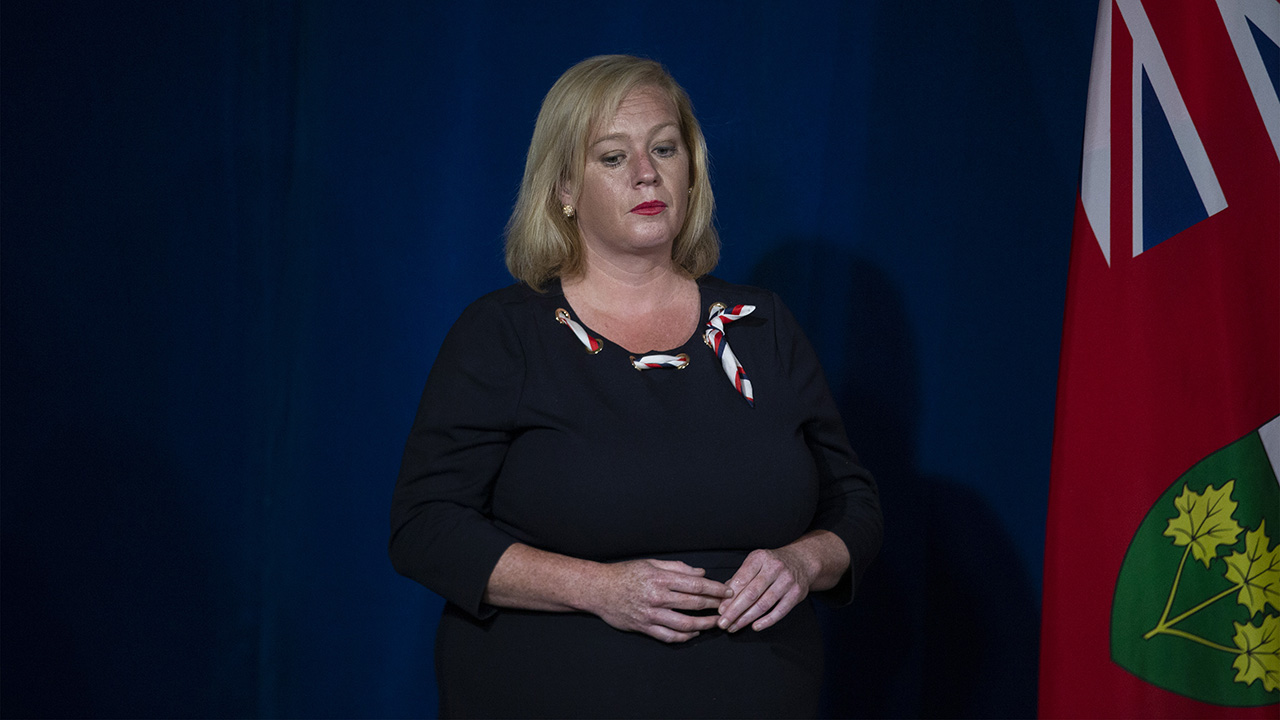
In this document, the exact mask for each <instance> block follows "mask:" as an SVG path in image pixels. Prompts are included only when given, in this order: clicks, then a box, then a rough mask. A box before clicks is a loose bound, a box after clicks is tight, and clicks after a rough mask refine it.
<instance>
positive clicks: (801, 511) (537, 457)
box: [390, 277, 881, 717]
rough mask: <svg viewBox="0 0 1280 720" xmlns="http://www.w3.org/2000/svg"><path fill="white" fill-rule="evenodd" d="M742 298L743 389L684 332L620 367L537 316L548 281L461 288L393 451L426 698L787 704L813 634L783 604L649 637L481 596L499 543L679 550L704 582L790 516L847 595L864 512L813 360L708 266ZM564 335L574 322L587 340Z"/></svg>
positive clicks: (629, 712)
mask: <svg viewBox="0 0 1280 720" xmlns="http://www.w3.org/2000/svg"><path fill="white" fill-rule="evenodd" d="M698 285H699V288H700V291H701V296H702V307H703V312H704V321H705V320H706V315H705V314H706V312H707V309H708V308H709V307H710V306H711V305H712V304H713V303H716V302H722V303H724V304H726V305H728V306H730V307H732V306H735V305H737V304H748V305H754V306H755V307H756V310H755V311H754V312H752V313H751V314H750V315H748V316H746V317H743V318H742V319H739V320H737V321H735V322H733V323H732V324H730V325H728V327H727V328H726V330H725V337H726V339H727V341H728V343H729V345H730V347H731V348H732V350H733V352H734V353H735V354H736V355H737V357H738V359H739V361H740V362H741V364H742V367H743V369H744V370H745V371H746V373H747V375H748V377H749V378H750V381H751V383H752V385H753V387H754V393H753V394H754V406H752V405H750V404H749V403H748V402H747V401H746V400H745V399H744V397H743V395H742V394H740V393H739V392H738V391H737V390H736V389H735V387H734V385H733V384H732V383H731V381H730V380H729V378H728V377H727V375H726V374H725V371H724V370H723V368H722V366H721V363H720V359H719V358H718V357H716V355H715V354H714V352H713V351H712V350H711V349H710V348H709V347H708V345H706V344H705V343H704V341H703V337H702V328H700V329H699V331H698V332H697V333H695V335H694V336H693V337H691V338H690V339H689V340H688V341H687V342H686V343H685V344H684V345H683V346H681V347H680V348H673V349H671V350H670V351H667V352H669V353H670V354H672V355H674V354H677V353H685V354H687V356H688V357H689V364H688V365H687V366H686V367H684V368H680V369H675V368H663V369H653V370H647V371H643V372H641V371H637V370H636V369H635V368H634V367H633V366H632V364H631V362H630V359H629V358H630V354H629V353H628V352H627V351H626V350H624V349H622V348H621V347H619V346H617V345H613V344H612V343H610V342H608V341H607V340H605V341H604V349H603V350H602V351H600V352H598V353H596V354H590V353H588V352H586V351H585V347H584V346H583V344H582V343H581V342H580V341H579V339H578V338H577V337H576V336H575V335H574V333H573V332H572V331H571V330H570V329H569V327H567V326H566V325H564V324H562V323H560V322H559V321H558V320H557V318H556V312H557V310H558V309H561V308H563V309H566V310H568V311H569V313H570V315H571V316H573V317H574V319H576V315H575V314H574V313H573V310H572V308H571V307H569V305H568V303H567V301H566V300H565V297H564V295H563V293H562V291H561V289H560V286H559V284H558V283H555V284H553V285H552V286H551V287H549V288H548V289H547V290H545V291H544V292H542V293H538V292H534V291H533V290H531V289H529V288H528V287H527V286H524V285H513V286H510V287H507V288H505V289H503V290H499V291H497V292H494V293H490V294H489V295H486V296H485V297H483V298H481V299H479V300H477V301H476V302H475V303H473V304H472V305H471V306H470V307H468V308H467V309H466V311H464V312H463V314H462V317H461V318H460V319H459V320H458V321H457V323H456V324H455V325H454V327H453V329H452V330H451V331H450V332H449V334H448V336H447V337H446V339H445V342H444V344H443V346H442V347H441V349H440V353H439V355H438V357H437V359H436V362H435V365H434V367H433V368H432V370H431V374H430V376H429V378H428V380H427V385H426V390H425V392H424V393H423V397H422V403H421V405H420V407H419V410H418V414H417V418H416V419H415V421H414V424H413V428H412V431H411V432H410V435H409V440H408V443H407V446H406V448H405V454H404V460H403V464H402V467H401V471H400V477H399V481H398V482H397V484H396V489H395V493H394V498H393V502H392V511H391V548H390V549H391V556H392V560H393V562H394V564H395V566H396V568H397V569H398V570H399V571H400V572H401V573H403V574H404V575H406V576H408V577H410V578H412V579H414V580H416V581H418V582H420V583H422V584H423V585H425V586H427V587H428V588H430V589H432V590H434V591H435V592H437V593H439V594H440V595H442V596H443V597H444V598H445V599H446V600H447V601H448V604H447V605H446V608H445V612H444V615H443V617H442V618H441V621H440V626H439V629H438V630H437V635H436V673H437V679H438V683H439V691H440V698H441V713H442V715H446V716H476V717H514V716H519V717H539V716H543V717H547V716H555V717H571V716H590V717H624V716H632V717H682V716H683V717H714V716H725V717H749V716H791V717H794V716H800V715H806V714H812V713H813V712H814V711H815V710H816V701H817V690H818V687H819V683H820V678H821V668H822V648H821V638H820V636H819V632H818V628H817V624H816V621H815V619H814V616H813V611H812V608H811V607H810V605H809V604H808V603H807V602H805V603H802V604H801V605H800V606H799V607H797V608H796V609H794V610H793V611H792V612H791V613H790V614H789V615H788V616H787V617H786V618H784V619H783V620H782V621H781V622H779V623H778V624H777V625H775V626H774V627H771V628H769V629H767V630H765V631H763V632H755V631H752V630H750V629H746V630H742V631H739V632H737V633H734V634H732V635H730V634H728V633H725V632H722V631H720V630H711V631H705V632H703V633H702V634H701V635H700V636H699V637H697V638H695V639H694V640H692V641H689V642H686V643H678V644H671V645H668V644H664V643H662V642H659V641H657V640H654V639H652V638H649V637H647V636H644V635H641V634H637V633H625V632H621V631H618V630H615V629H613V628H612V627H610V626H609V625H607V624H606V623H605V622H604V621H603V620H601V619H599V618H598V617H595V616H593V615H588V614H583V613H544V612H534V611H520V610H509V609H504V608H495V607H492V606H489V605H487V604H485V603H484V602H483V601H482V596H483V593H484V589H485V586H486V583H487V582H488V579H489V576H490V574H491V573H492V571H493V568H494V566H495V565H496V564H497V561H498V558H499V557H500V556H501V555H502V553H503V552H504V551H505V550H506V549H507V547H509V546H510V545H511V544H512V543H515V542H521V543H525V544H528V545H531V546H534V547H537V548H540V549H543V550H548V551H552V552H557V553H563V554H565V555H570V556H573V557H578V558H586V559H591V560H597V561H603V562H609V561H620V560H627V559H637V558H660V559H678V560H683V561H685V562H687V563H689V564H690V565H693V566H695V567H703V568H706V570H707V575H708V577H710V578H712V579H715V580H720V581H725V580H727V579H728V578H729V577H731V576H732V574H733V572H734V571H735V570H736V569H737V568H738V566H739V565H740V564H741V562H742V560H743V559H744V558H745V557H746V555H747V553H749V552H750V551H751V550H754V549H757V548H775V547H780V546H782V545H785V544H787V543H789V542H792V541H794V540H795V539H797V538H798V537H800V536H801V535H802V534H804V533H805V532H807V531H809V530H812V529H826V530H830V531H831V532H833V533H835V534H836V535H837V536H839V537H840V538H841V539H842V540H843V541H844V542H845V544H846V546H847V547H848V549H849V554H850V557H851V558H852V566H851V568H850V571H849V572H848V573H846V574H845V577H844V578H843V579H842V580H841V581H840V584H839V585H837V587H836V588H834V589H833V590H830V591H827V593H826V594H827V595H828V596H829V597H830V598H831V599H833V600H835V601H836V602H841V601H847V600H848V598H849V597H851V595H852V592H853V587H854V585H855V583H856V581H857V578H858V577H859V576H860V574H861V572H862V570H863V569H864V568H865V567H866V565H867V564H868V563H869V562H870V561H871V559H872V558H873V557H874V556H875V554H876V552H877V551H878V549H879V544H880V537H881V517H880V508H879V501H878V499H877V493H876V488H875V484H874V482H873V481H872V479H871V477H870V476H869V475H868V474H867V472H866V471H865V470H863V469H862V467H861V466H859V464H858V462H857V458H856V456H855V455H854V453H853V451H852V450H851V449H850V446H849V442H848V439H847V438H846V436H845V432H844V428H843V426H842V424H841V422H840V418H839V415H838V413H837V411H836V408H835V405H834V403H833V402H832V400H831V397H830V393H829V391H828V389H827V385H826V381H825V380H824V379H823V376H822V371H821V369H820V368H819V365H818V361H817V358H816V356H815V355H814V353H813V350H812V348H811V347H810V345H809V343H808V341H807V340H806V339H805V338H804V336H803V333H802V332H801V331H800V329H799V328H798V327H797V325H796V322H795V320H794V318H792V316H791V314H790V312H788V311H787V309H786V308H785V307H784V306H783V304H782V302H781V301H780V300H779V299H778V298H777V296H776V295H774V294H772V293H769V292H767V291H764V290H760V289H758V288H752V287H747V286H742V285H733V284H729V283H726V282H724V281H721V280H718V279H716V278H713V277H706V278H703V279H701V280H700V281H699V283H698ZM586 331H587V332H588V333H589V334H590V335H591V336H592V337H596V338H599V337H600V336H599V335H597V334H596V333H594V332H592V331H591V329H590V328H586Z"/></svg>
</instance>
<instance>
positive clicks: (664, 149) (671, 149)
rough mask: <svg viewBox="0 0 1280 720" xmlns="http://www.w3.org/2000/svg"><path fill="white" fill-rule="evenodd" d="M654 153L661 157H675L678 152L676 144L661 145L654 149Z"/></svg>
mask: <svg viewBox="0 0 1280 720" xmlns="http://www.w3.org/2000/svg"><path fill="white" fill-rule="evenodd" d="M653 154H654V155H657V156H658V157H661V158H669V157H674V156H675V154H676V146H675V145H659V146H658V147H656V148H654V149H653Z"/></svg>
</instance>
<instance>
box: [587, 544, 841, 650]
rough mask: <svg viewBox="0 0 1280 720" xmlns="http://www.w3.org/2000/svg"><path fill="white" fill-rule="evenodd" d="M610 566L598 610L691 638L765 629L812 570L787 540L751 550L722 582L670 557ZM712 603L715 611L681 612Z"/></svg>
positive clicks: (668, 637)
mask: <svg viewBox="0 0 1280 720" xmlns="http://www.w3.org/2000/svg"><path fill="white" fill-rule="evenodd" d="M608 567H609V568H610V572H609V573H608V574H609V575H610V579H609V581H608V582H607V592H606V595H607V596H610V597H608V598H606V599H605V602H604V603H603V604H602V607H601V608H600V609H599V610H597V612H596V614H598V615H599V616H600V617H601V618H602V619H604V621H605V622H607V623H609V625H611V626H613V627H615V628H617V629H619V630H626V631H632V632H640V633H644V634H646V635H649V636H650V637H653V638H656V639H658V640H661V641H663V642H668V643H676V642H685V641H687V640H691V639H693V638H694V637H697V635H698V634H699V633H700V632H702V631H704V630H710V629H712V628H715V627H718V628H720V629H722V630H726V631H728V632H731V633H732V632H737V631H739V630H742V629H743V628H746V627H748V626H750V627H751V629H752V630H757V631H759V630H764V629H765V628H767V627H770V626H772V625H773V624H774V623H777V622H778V621H779V620H781V619H782V618H784V617H786V615H787V613H789V612H791V610H792V608H794V607H795V606H796V605H798V604H799V603H800V601H802V600H804V599H805V597H806V596H807V595H808V594H809V589H810V587H811V586H812V585H813V582H814V579H815V577H816V575H817V570H816V569H815V568H813V567H812V563H811V562H809V561H808V559H807V558H805V557H804V555H803V553H801V552H800V551H798V550H795V549H793V548H791V547H783V548H778V549H776V550H756V551H754V552H752V553H751V554H750V555H748V556H747V558H746V560H744V561H743V563H742V565H741V566H740V567H739V568H738V571H737V572H735V573H734V574H733V577H731V578H729V581H728V582H725V583H720V582H716V581H714V580H710V579H707V578H706V577H705V575H706V571H705V570H703V569H702V568H695V567H691V566H689V565H687V564H685V563H683V562H679V561H674V560H631V561H627V562H621V563H615V564H612V565H609V566H608ZM710 609H715V610H716V614H714V615H689V614H687V611H699V610H710Z"/></svg>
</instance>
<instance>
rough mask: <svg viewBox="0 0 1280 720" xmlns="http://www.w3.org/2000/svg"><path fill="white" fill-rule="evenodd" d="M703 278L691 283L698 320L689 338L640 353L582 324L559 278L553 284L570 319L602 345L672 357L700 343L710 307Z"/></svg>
mask: <svg viewBox="0 0 1280 720" xmlns="http://www.w3.org/2000/svg"><path fill="white" fill-rule="evenodd" d="M705 277H706V276H705V275H704V276H703V277H700V278H695V279H694V281H693V282H694V284H696V285H697V286H698V320H697V322H696V323H694V326H693V333H691V334H690V335H689V337H687V338H685V340H684V342H682V343H680V344H679V345H677V346H675V347H672V348H665V349H659V348H654V349H650V350H642V351H640V352H633V351H631V350H628V349H627V348H626V347H624V346H623V345H622V343H619V342H617V341H615V340H613V339H611V338H610V337H609V336H607V335H605V334H604V333H602V332H599V331H597V330H594V329H592V328H591V326H590V325H587V324H586V323H585V322H583V321H582V315H581V314H580V313H579V312H578V311H577V309H575V308H574V307H573V305H572V304H571V303H570V302H569V298H568V297H567V296H566V295H565V294H564V285H563V284H562V283H561V282H560V278H555V280H554V282H555V294H557V295H559V296H560V299H561V306H562V307H563V308H564V309H565V310H567V311H568V312H569V316H570V318H571V319H573V320H574V321H575V322H577V323H578V324H579V325H580V326H581V327H582V329H583V330H584V331H585V332H586V333H587V334H588V335H590V336H591V337H593V338H598V339H599V340H600V341H601V342H602V343H607V344H609V345H612V346H613V347H616V348H618V350H620V351H622V352H624V353H627V354H629V355H666V354H670V355H674V354H676V353H679V352H681V351H685V350H688V348H689V347H690V346H691V345H693V344H694V343H695V342H701V339H702V333H703V329H704V328H705V326H706V322H707V317H708V315H709V314H710V306H709V305H708V304H707V293H706V287H705V286H704V285H703V282H702V281H703V278H705ZM601 349H603V348H601ZM597 352H599V351H597Z"/></svg>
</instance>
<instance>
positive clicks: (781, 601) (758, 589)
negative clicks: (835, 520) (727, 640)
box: [716, 530, 849, 632]
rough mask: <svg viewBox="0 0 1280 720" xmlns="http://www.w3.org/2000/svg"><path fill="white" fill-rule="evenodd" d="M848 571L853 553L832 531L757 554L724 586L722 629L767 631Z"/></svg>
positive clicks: (731, 630)
mask: <svg viewBox="0 0 1280 720" xmlns="http://www.w3.org/2000/svg"><path fill="white" fill-rule="evenodd" d="M848 567H849V550H848V548H846V547H845V544H844V541H843V540H841V539H840V538H838V537H836V535H835V534H834V533H832V532H830V531H829V530H813V531H810V532H808V533H805V534H804V535H803V536H801V537H800V539H798V540H796V541H795V542H793V543H791V544H790V545H786V546H783V547H780V548H777V549H775V550H756V551H754V552H752V553H751V554H750V555H748V556H747V559H746V560H744V561H743V562H742V567H740V568H738V572H736V573H734V574H733V577H731V578H729V582H728V583H726V585H728V586H729V587H730V588H732V589H733V597H731V598H729V599H727V600H725V601H724V602H722V603H720V620H719V621H718V622H717V623H716V625H717V626H718V627H720V628H721V629H723V630H728V631H729V632H737V631H738V630H741V629H742V628H744V627H747V626H748V625H750V626H751V629H752V630H764V629H765V628H767V627H770V626H772V625H774V624H775V623H777V622H778V621H779V620H781V619H782V618H784V617H786V616H787V613H789V612H791V609H792V608H794V607H795V606H796V605H799V604H800V603H801V602H802V601H803V600H804V599H805V598H806V597H807V596H808V595H809V591H810V590H830V589H831V588H833V587H835V585H836V583H837V582H839V580H840V577H841V576H842V575H843V574H844V572H845V570H846V569H848Z"/></svg>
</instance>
